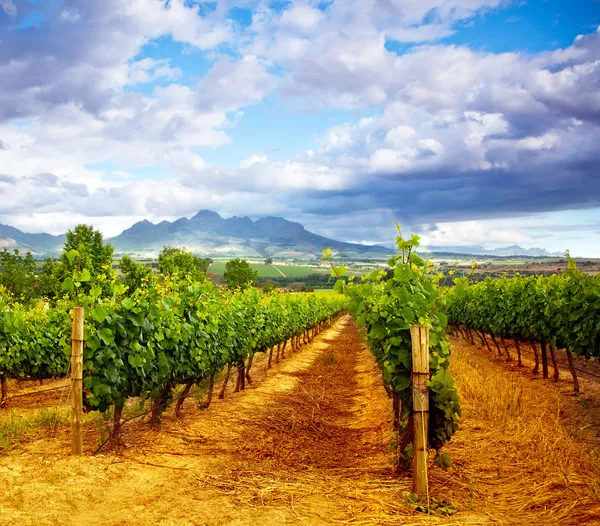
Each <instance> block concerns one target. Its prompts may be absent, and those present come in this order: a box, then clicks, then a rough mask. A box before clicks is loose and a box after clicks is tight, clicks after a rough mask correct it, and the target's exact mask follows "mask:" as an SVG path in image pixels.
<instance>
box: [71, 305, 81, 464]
mask: <svg viewBox="0 0 600 526" xmlns="http://www.w3.org/2000/svg"><path fill="white" fill-rule="evenodd" d="M71 407H72V412H71V455H82V454H83V436H82V434H81V422H82V420H83V307H75V308H74V309H73V330H72V333H71Z"/></svg>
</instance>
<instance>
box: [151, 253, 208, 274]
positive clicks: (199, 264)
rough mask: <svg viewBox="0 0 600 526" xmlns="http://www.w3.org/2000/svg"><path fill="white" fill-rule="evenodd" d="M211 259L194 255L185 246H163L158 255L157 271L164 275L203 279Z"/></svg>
mask: <svg viewBox="0 0 600 526" xmlns="http://www.w3.org/2000/svg"><path fill="white" fill-rule="evenodd" d="M211 263H212V259H203V258H200V257H198V256H194V254H192V253H191V252H188V251H187V250H185V248H175V247H164V248H163V250H162V252H161V253H160V254H159V255H158V271H159V272H160V273H161V274H164V275H165V276H178V277H189V278H191V279H192V280H194V281H204V279H206V271H207V270H208V267H210V265H211Z"/></svg>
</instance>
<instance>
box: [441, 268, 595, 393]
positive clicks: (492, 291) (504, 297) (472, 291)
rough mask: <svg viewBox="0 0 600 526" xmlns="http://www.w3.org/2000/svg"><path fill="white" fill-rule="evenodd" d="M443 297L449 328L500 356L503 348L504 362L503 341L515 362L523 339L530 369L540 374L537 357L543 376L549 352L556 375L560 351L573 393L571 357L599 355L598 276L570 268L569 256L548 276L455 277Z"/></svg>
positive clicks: (507, 352)
mask: <svg viewBox="0 0 600 526" xmlns="http://www.w3.org/2000/svg"><path fill="white" fill-rule="evenodd" d="M448 301H449V310H448V316H449V323H450V325H451V327H453V328H454V329H455V330H456V331H459V332H461V333H462V334H464V335H465V336H466V337H467V338H468V339H469V340H470V341H471V342H472V343H474V337H473V335H476V336H477V338H478V339H479V341H481V343H482V345H485V346H486V347H487V349H488V350H490V351H491V350H492V347H491V346H492V345H493V346H494V347H495V348H496V349H497V351H498V353H499V354H502V349H504V352H505V354H506V359H507V360H508V361H511V360H512V359H513V356H512V355H511V354H510V350H509V347H508V346H507V344H506V339H512V340H514V342H515V347H516V355H517V356H516V358H517V361H518V364H519V365H522V349H521V345H522V344H523V343H527V344H528V345H530V346H531V348H532V350H533V353H534V357H535V366H534V370H533V371H534V373H536V374H537V373H538V372H539V366H540V358H541V365H542V369H543V371H542V372H543V376H544V378H548V354H549V355H550V360H551V363H552V365H553V368H554V378H555V379H557V376H558V369H557V357H556V352H557V350H563V349H564V351H565V352H566V356H567V359H568V363H569V368H570V371H571V374H572V376H573V383H574V389H575V391H576V392H577V391H578V390H579V384H578V379H577V373H576V368H575V367H574V364H573V355H577V356H580V357H583V358H597V357H599V356H600V279H598V276H590V275H587V274H584V273H583V272H581V271H580V270H578V269H577V268H575V264H574V263H573V261H572V260H570V263H569V268H568V269H567V270H566V271H565V272H563V273H562V274H560V275H553V276H549V277H542V276H537V277H533V276H531V277H515V278H506V277H504V278H501V279H490V278H488V279H486V280H485V281H483V282H480V283H477V284H474V285H469V283H468V278H460V279H457V280H456V284H455V286H454V287H453V288H452V291H451V293H450V294H449V298H448ZM488 336H489V339H488ZM498 340H499V341H500V344H499V343H498ZM500 345H502V347H501V346H500ZM548 351H549V353H548Z"/></svg>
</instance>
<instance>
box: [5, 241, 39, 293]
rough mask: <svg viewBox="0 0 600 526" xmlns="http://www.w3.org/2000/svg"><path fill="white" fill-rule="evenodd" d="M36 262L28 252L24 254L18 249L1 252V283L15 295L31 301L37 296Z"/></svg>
mask: <svg viewBox="0 0 600 526" xmlns="http://www.w3.org/2000/svg"><path fill="white" fill-rule="evenodd" d="M35 270H36V262H35V260H34V259H33V256H32V255H31V252H27V254H25V255H24V256H22V255H21V254H20V252H19V251H18V250H14V251H13V252H9V251H8V250H6V249H2V251H1V252H0V284H2V285H4V287H5V288H6V290H7V291H8V292H9V293H10V294H12V295H13V296H14V297H16V298H18V299H20V300H23V301H29V300H31V299H32V298H34V297H35V296H36V290H35V289H36V274H35Z"/></svg>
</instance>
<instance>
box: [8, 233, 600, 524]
mask: <svg viewBox="0 0 600 526" xmlns="http://www.w3.org/2000/svg"><path fill="white" fill-rule="evenodd" d="M396 244H397V251H398V252H397V255H396V256H393V257H392V258H391V259H390V260H389V262H388V265H389V268H390V270H389V271H383V270H376V271H373V272H372V273H371V274H369V275H366V276H364V277H361V278H358V277H356V276H349V277H348V275H347V272H346V269H345V268H344V267H340V266H336V265H335V262H334V259H333V257H332V255H331V252H329V251H325V253H324V257H323V259H324V260H325V261H328V262H329V263H330V265H331V276H332V280H334V281H335V287H334V292H331V293H288V292H282V291H278V290H274V291H270V292H264V291H261V290H259V289H257V288H255V287H254V286H251V284H249V283H246V282H241V284H240V285H236V286H232V287H228V288H220V287H218V286H215V285H214V284H212V283H211V282H210V281H208V280H206V279H204V276H203V275H202V273H201V272H199V271H198V265H197V263H198V262H197V261H195V260H194V259H193V258H192V257H188V255H186V254H182V253H178V254H176V256H177V258H178V260H177V261H178V265H180V267H177V268H175V267H172V266H169V265H165V264H164V261H165V260H164V259H163V260H162V263H163V267H162V269H161V270H160V272H159V273H158V274H151V273H148V272H147V271H146V270H144V269H143V268H141V267H136V265H135V264H134V263H132V262H131V261H129V262H126V265H127V269H128V271H130V272H129V273H126V274H125V275H124V276H123V277H122V278H118V277H117V276H116V275H115V274H114V273H113V271H112V267H111V265H110V264H107V263H106V262H104V263H103V262H102V261H100V262H97V263H98V264H97V265H96V267H95V268H94V261H93V260H92V258H91V257H90V254H89V253H87V254H86V252H85V248H84V247H80V248H79V249H78V250H75V249H70V250H69V251H65V258H64V262H65V265H64V268H63V269H62V270H63V271H64V272H63V275H62V276H61V279H60V291H57V292H56V294H55V295H54V296H52V297H51V298H49V299H45V300H44V299H36V298H32V299H31V300H30V301H24V300H21V301H19V300H18V299H17V298H15V297H11V296H10V295H9V294H6V293H5V294H3V295H2V294H0V297H2V299H0V378H1V379H2V400H1V403H2V406H3V407H2V408H1V409H0V433H1V434H0V453H1V454H0V471H2V472H3V473H6V474H7V476H8V477H9V480H10V481H11V482H10V484H9V487H12V486H15V487H19V488H23V491H24V492H25V494H26V495H28V497H27V499H26V503H27V506H28V511H29V512H30V513H32V515H31V516H32V517H37V518H39V519H40V520H47V522H49V523H57V524H58V523H61V520H62V516H61V514H64V513H65V509H69V508H73V509H75V510H76V517H77V520H79V521H83V520H86V521H88V520H89V518H90V515H89V513H92V512H91V511H90V512H89V513H88V509H87V506H88V504H89V502H88V500H90V499H91V502H93V503H94V504H93V506H92V507H93V508H94V509H95V511H94V513H97V514H99V516H100V517H101V519H100V521H99V523H104V522H107V523H115V524H117V523H123V522H127V521H128V520H130V519H129V516H128V515H127V514H124V513H125V512H124V511H122V510H121V512H120V511H119V509H120V506H122V503H123V500H122V499H123V498H124V495H126V494H127V493H123V491H122V488H128V491H129V492H136V491H138V490H135V488H136V487H146V485H147V487H148V491H147V495H146V497H144V498H143V499H141V500H140V502H143V504H140V506H141V507H140V506H138V507H139V509H140V512H141V513H142V516H143V518H140V520H139V521H136V520H133V521H132V522H131V523H132V524H138V523H139V524H144V523H160V522H161V521H163V522H164V519H166V518H169V520H170V521H171V522H165V523H169V524H171V523H174V524H195V523H198V522H197V521H200V523H210V522H213V521H214V522H215V523H218V524H225V523H229V522H230V521H234V522H235V521H237V522H238V523H240V524H250V523H253V521H254V519H253V517H259V519H258V520H259V521H262V523H267V524H268V523H272V524H279V523H283V522H288V521H289V522H292V523H295V522H298V523H302V522H305V521H308V523H311V524H328V523H330V520H329V519H331V518H335V521H337V522H341V523H348V522H353V521H354V519H355V518H357V517H358V518H360V520H361V521H363V522H364V523H369V524H370V523H373V524H397V523H398V521H403V520H407V519H408V518H409V517H410V520H411V521H412V522H411V523H415V524H421V523H442V524H464V523H478V524H479V523H488V522H489V523H495V522H497V521H498V520H497V519H498V518H499V517H511V519H510V521H509V522H510V523H519V520H520V519H521V518H523V520H525V518H527V520H528V521H531V520H535V521H538V522H540V523H545V522H544V521H546V522H547V523H553V521H555V520H559V519H560V520H561V521H563V522H562V523H565V524H571V523H578V522H579V523H581V522H582V521H583V522H584V523H585V522H587V523H589V519H590V517H593V516H594V514H596V513H598V512H600V500H598V499H597V497H596V501H595V500H594V495H595V492H594V491H593V484H596V482H597V481H600V472H599V471H598V468H597V465H598V463H597V462H596V460H597V459H598V455H599V451H598V450H597V449H595V446H594V445H593V437H591V435H590V434H589V429H590V428H593V427H594V426H596V422H595V421H594V420H593V414H595V413H594V412H593V411H595V409H596V406H595V404H596V396H598V400H600V389H597V388H596V384H595V383H594V382H591V381H588V380H586V379H584V380H582V382H581V385H580V382H578V380H577V375H576V369H578V368H584V369H585V370H589V369H587V368H586V366H585V364H584V363H582V360H583V359H588V358H594V357H597V356H598V353H599V352H600V339H599V337H600V334H599V333H600V321H598V320H600V312H599V311H600V300H599V297H600V296H599V294H598V293H599V292H600V291H599V281H598V278H596V277H590V276H587V275H585V274H583V273H581V272H580V271H579V270H577V269H576V268H575V266H574V264H570V266H569V269H568V270H567V271H566V272H564V273H563V274H561V275H557V276H551V277H517V278H502V279H495V280H492V279H487V280H485V281H483V282H480V283H477V284H469V281H468V278H460V279H457V280H456V282H455V285H454V287H452V288H451V289H449V288H447V287H444V286H442V285H440V279H441V278H442V276H441V275H439V274H438V273H437V272H436V269H435V268H434V266H433V265H432V264H431V263H429V262H428V261H425V260H424V259H422V258H421V257H420V256H419V255H418V253H417V249H418V246H419V239H418V237H417V236H412V237H410V238H404V237H403V236H402V233H401V232H400V231H399V232H398V236H397V238H396ZM188 263H189V266H188V271H182V268H181V265H184V264H185V265H187V264H188ZM90 269H91V270H90ZM0 292H2V290H0ZM74 312H75V313H81V312H83V319H82V320H81V322H82V325H81V327H83V329H82V330H83V332H82V335H81V336H79V335H78V333H77V331H76V330H75V328H76V326H77V324H78V320H77V316H78V314H77V315H75V316H73V313H74ZM359 333H360V335H361V336H359ZM457 335H459V336H461V338H457ZM475 339H477V341H476V340H475ZM361 340H362V342H364V343H361ZM511 340H512V341H513V342H514V347H515V351H514V352H513V350H512V345H511V343H510V341H511ZM477 342H480V343H481V345H480V346H479V348H477V346H476V345H475V344H476V343H477ZM76 346H81V347H82V348H83V355H82V360H81V371H80V370H79V366H77V367H76V366H74V365H73V362H72V358H73V357H72V356H71V351H72V349H73V350H74V349H75V348H76ZM492 346H494V347H495V349H496V351H497V353H493V354H489V353H485V352H483V351H482V349H488V350H492ZM525 346H528V347H530V348H531V349H532V351H533V353H534V357H535V365H534V372H535V373H536V374H537V373H538V372H539V366H540V364H541V366H542V369H543V374H544V376H545V377H547V376H548V356H547V354H548V353H547V351H549V356H550V360H551V362H552V363H553V364H554V366H555V380H557V383H556V384H553V383H552V382H546V383H545V384H544V386H543V387H541V388H540V387H537V386H536V387H533V386H532V385H530V382H531V381H532V379H531V377H530V376H528V375H525V374H523V375H518V374H517V375H515V371H514V370H512V369H508V368H504V369H503V367H505V363H504V360H505V359H506V360H507V361H512V359H513V354H515V353H516V359H517V364H518V365H524V364H525V363H529V354H528V352H526V351H525ZM538 347H539V353H540V356H541V358H540V357H539V356H538ZM562 349H564V350H565V352H566V354H565V356H566V357H567V360H568V362H567V363H568V364H569V366H570V367H569V370H570V371H571V372H572V374H573V379H574V380H575V385H576V388H577V390H581V391H582V392H583V393H586V396H590V397H591V398H589V401H588V402H586V404H588V406H590V405H591V406H593V407H592V409H591V410H590V411H589V412H587V407H586V411H583V409H582V408H581V407H579V406H578V405H577V403H576V402H567V403H566V405H565V404H564V403H563V402H561V401H560V400H562V399H561V398H560V397H561V396H564V394H560V393H559V390H560V389H561V388H562V387H563V385H564V382H559V381H558V380H559V378H558V365H557V364H558V362H557V361H556V356H555V354H556V353H557V352H558V351H559V350H562ZM451 351H453V352H452V354H451ZM456 351H458V352H456ZM423 353H425V354H423ZM495 354H498V357H497V358H496V357H495ZM573 355H576V356H573ZM73 356H75V354H73ZM422 356H425V357H426V358H424V359H423V358H422ZM79 373H81V374H79ZM69 377H72V378H70V380H69V379H68V378H69ZM77 378H81V379H82V380H81V385H82V394H81V396H80V397H79V398H80V399H81V400H80V402H81V404H82V405H83V410H84V411H85V412H86V413H87V416H86V417H85V418H83V419H82V421H81V422H78V424H77V425H78V426H79V425H80V424H81V425H82V426H83V431H82V432H81V434H82V435H84V436H85V441H86V442H85V448H84V455H83V456H82V457H80V459H79V460H78V461H77V463H76V464H69V456H68V453H67V449H68V442H69V440H68V433H67V426H65V425H63V428H62V431H61V428H60V424H59V425H58V427H57V424H56V422H55V421H53V423H52V427H51V428H48V429H51V433H50V432H49V433H48V436H41V437H40V436H37V438H36V439H33V438H27V437H24V436H18V435H17V434H14V435H13V436H11V435H10V432H9V431H10V429H11V428H10V424H11V423H14V422H19V421H20V420H21V421H26V419H27V418H30V417H29V416H28V415H29V414H33V411H32V409H31V408H32V407H35V404H36V403H38V402H39V403H41V402H43V401H45V400H50V399H51V398H52V395H53V394H54V393H55V392H56V393H58V394H57V397H56V398H55V400H59V401H63V400H64V397H65V388H67V389H68V388H69V387H71V389H73V387H72V385H75V384H74V383H71V382H75V381H76V379H77ZM38 380H47V381H48V382H47V383H46V385H45V386H38V387H33V384H34V383H35V382H37V381H38ZM381 380H383V381H381ZM65 382H66V383H65ZM22 383H26V384H29V386H30V387H28V388H27V389H26V390H25V391H24V390H23V388H22V385H21V384H22ZM555 386H556V387H555ZM553 389H556V392H553V391H552V390H553ZM76 392H77V391H72V392H71V393H76ZM71 397H72V400H73V408H74V411H75V409H76V408H77V406H78V404H77V403H76V402H77V400H76V398H77V397H75V396H73V395H72V396H71ZM25 399H26V400H32V401H29V402H27V403H25V402H22V400H25ZM36 400H37V401H38V402H36ZM186 400H187V401H188V403H187V404H186V405H185V407H184V404H185V403H186ZM586 400H588V399H586ZM191 401H195V402H196V403H192V402H191ZM27 404H29V405H27ZM57 405H58V404H57ZM524 407H526V408H527V409H523V408H524ZM599 407H600V405H599ZM3 413H4V415H8V416H6V417H5V416H4V415H3ZM561 414H568V415H569V416H568V419H567V420H568V422H569V424H568V425H569V426H570V427H566V424H564V423H562V421H561V420H560V419H557V418H556V417H555V415H561ZM31 418H33V417H31ZM582 419H587V420H585V422H586V423H585V425H582V424H579V422H581V421H582ZM590 419H591V420H590ZM38 420H39V419H38ZM532 421H535V422H536V426H532V425H531V422H532ZM573 422H575V424H573ZM539 423H542V425H540V426H538V425H537V424H539ZM32 425H33V424H32ZM36 425H44V424H36ZM2 426H4V427H2ZM72 429H74V428H72ZM78 429H79V428H78ZM7 430H8V432H7ZM506 430H509V431H506ZM584 430H585V432H584ZM77 432H78V433H79V431H77ZM514 437H519V438H518V445H516V444H515V441H516V439H515V438H514ZM549 437H553V438H551V439H550V438H549ZM589 444H592V445H591V446H590V447H589V448H588V445H589ZM520 451H527V454H528V455H529V458H530V463H529V464H528V463H527V462H522V461H521V459H520V457H519V454H520ZM19 452H20V453H19ZM430 452H431V453H432V454H431V455H429V453H430ZM23 453H26V454H25V456H23ZM433 453H434V454H433ZM17 455H21V456H19V457H18V458H17ZM36 455H38V456H39V455H41V456H40V457H39V458H42V459H45V460H44V462H47V463H48V464H49V465H51V466H53V467H52V470H57V472H58V473H60V474H59V475H58V479H57V480H62V479H65V480H69V481H70V482H69V484H70V486H69V489H68V490H66V491H65V495H68V496H69V497H68V498H67V497H64V498H63V496H58V495H55V497H54V498H55V499H56V503H57V504H56V509H54V508H52V507H50V509H48V510H46V509H44V508H43V507H39V505H36V504H35V503H34V501H35V499H32V498H31V495H36V496H37V495H39V494H45V495H50V494H53V490H52V488H50V489H49V488H48V487H47V486H45V485H44V484H45V483H41V482H39V477H40V476H42V477H44V476H45V475H44V473H45V472H44V471H43V470H42V472H40V473H41V474H40V473H38V471H37V469H38V468H37V464H35V462H34V461H33V459H34V458H37V457H36ZM538 458H539V464H538V460H537V459H538ZM2 459H6V460H7V463H6V464H4V463H3V462H2ZM23 459H25V460H23ZM27 459H31V462H30V461H29V460H27ZM542 459H543V460H542ZM115 462H118V463H119V465H120V467H113V464H114V463H115ZM121 464H122V465H121ZM12 465H15V466H16V465H19V466H21V465H22V467H21V468H19V470H18V471H15V472H12V471H11V470H12V468H11V466H12ZM72 465H75V466H77V469H76V470H75V471H73V472H71V471H70V470H69V466H72ZM423 466H425V469H424V471H421V470H422V469H423ZM6 470H8V471H6ZM161 472H162V474H161ZM509 472H510V473H509ZM150 473H152V475H151V474H150ZM491 477H492V478H494V480H496V481H497V482H494V484H496V486H494V485H493V484H492V485H491V486H490V484H491V483H490V480H491ZM29 479H31V480H29ZM149 480H150V481H151V482H147V481H149ZM182 481H184V482H185V483H183V484H182ZM517 481H518V482H517ZM40 484H41V485H40ZM56 484H58V485H59V486H60V483H59V482H56ZM164 484H166V485H167V487H168V488H169V492H171V493H172V498H171V497H170V496H167V497H164V493H163V490H162V489H161V488H162V487H163V485H164ZM423 484H424V485H423ZM521 484H524V485H521ZM51 485H52V484H51ZM113 485H115V487H114V488H113ZM82 486H83V487H89V488H96V487H98V488H102V491H103V492H104V494H106V495H107V497H106V499H107V500H106V501H103V500H102V498H100V500H97V499H96V500H95V501H94V498H96V497H95V496H94V495H95V494H94V491H93V490H89V499H88V497H85V498H83V497H82V496H81V495H79V496H75V493H74V489H73V488H75V487H82ZM121 486H122V487H121ZM314 488H317V489H314ZM494 488H496V489H494ZM590 488H591V489H590ZM569 491H570V492H580V497H579V498H577V499H576V500H575V501H573V502H572V503H571V504H570V505H569V506H566V505H565V502H566V500H568V496H569V494H570V493H569ZM499 492H500V493H502V492H504V493H505V494H506V495H508V497H507V499H506V500H503V499H502V498H501V497H500V496H499V495H500V493H499ZM61 495H62V494H61ZM86 495H87V494H86ZM198 495H199V496H198ZM517 495H518V497H517ZM19 498H20V497H18V493H13V492H12V490H11V491H9V492H8V493H7V497H6V498H3V497H0V509H3V508H2V507H6V509H7V510H8V511H9V512H10V513H11V514H12V515H11V518H13V519H14V523H15V524H16V523H22V521H23V519H24V517H25V515H24V514H23V513H20V512H19V511H18V506H21V504H18V505H17V504H14V502H20V501H19ZM15 499H16V500H15ZM64 499H66V500H64ZM82 499H83V500H82ZM86 499H87V500H86ZM491 499H496V500H497V503H496V504H493V503H491V502H490V500H491ZM511 499H512V501H511ZM515 499H516V500H515ZM519 499H520V500H519ZM517 500H518V502H519V503H518V506H517V504H514V506H513V504H510V502H517ZM159 501H160V502H159ZM163 501H164V502H163ZM24 502H25V501H24ZM86 502H87V503H88V504H86ZM105 502H106V503H109V502H110V503H111V505H110V506H108V505H107V506H106V507H103V504H104V503H105ZM213 503H216V504H213ZM507 503H508V504H507ZM23 505H25V504H23ZM507 506H508V508H509V509H507ZM104 508H107V509H108V508H111V510H113V509H114V510H116V511H108V510H107V509H104ZM517 508H518V509H517ZM15 510H17V511H15ZM175 510H177V511H175ZM248 510H252V513H251V514H250V515H248V513H247V512H248ZM319 510H321V511H319ZM174 513H177V514H178V515H177V517H176V516H175V515H174ZM32 520H33V519H32ZM570 521H572V522H570ZM9 524H12V522H9Z"/></svg>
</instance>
